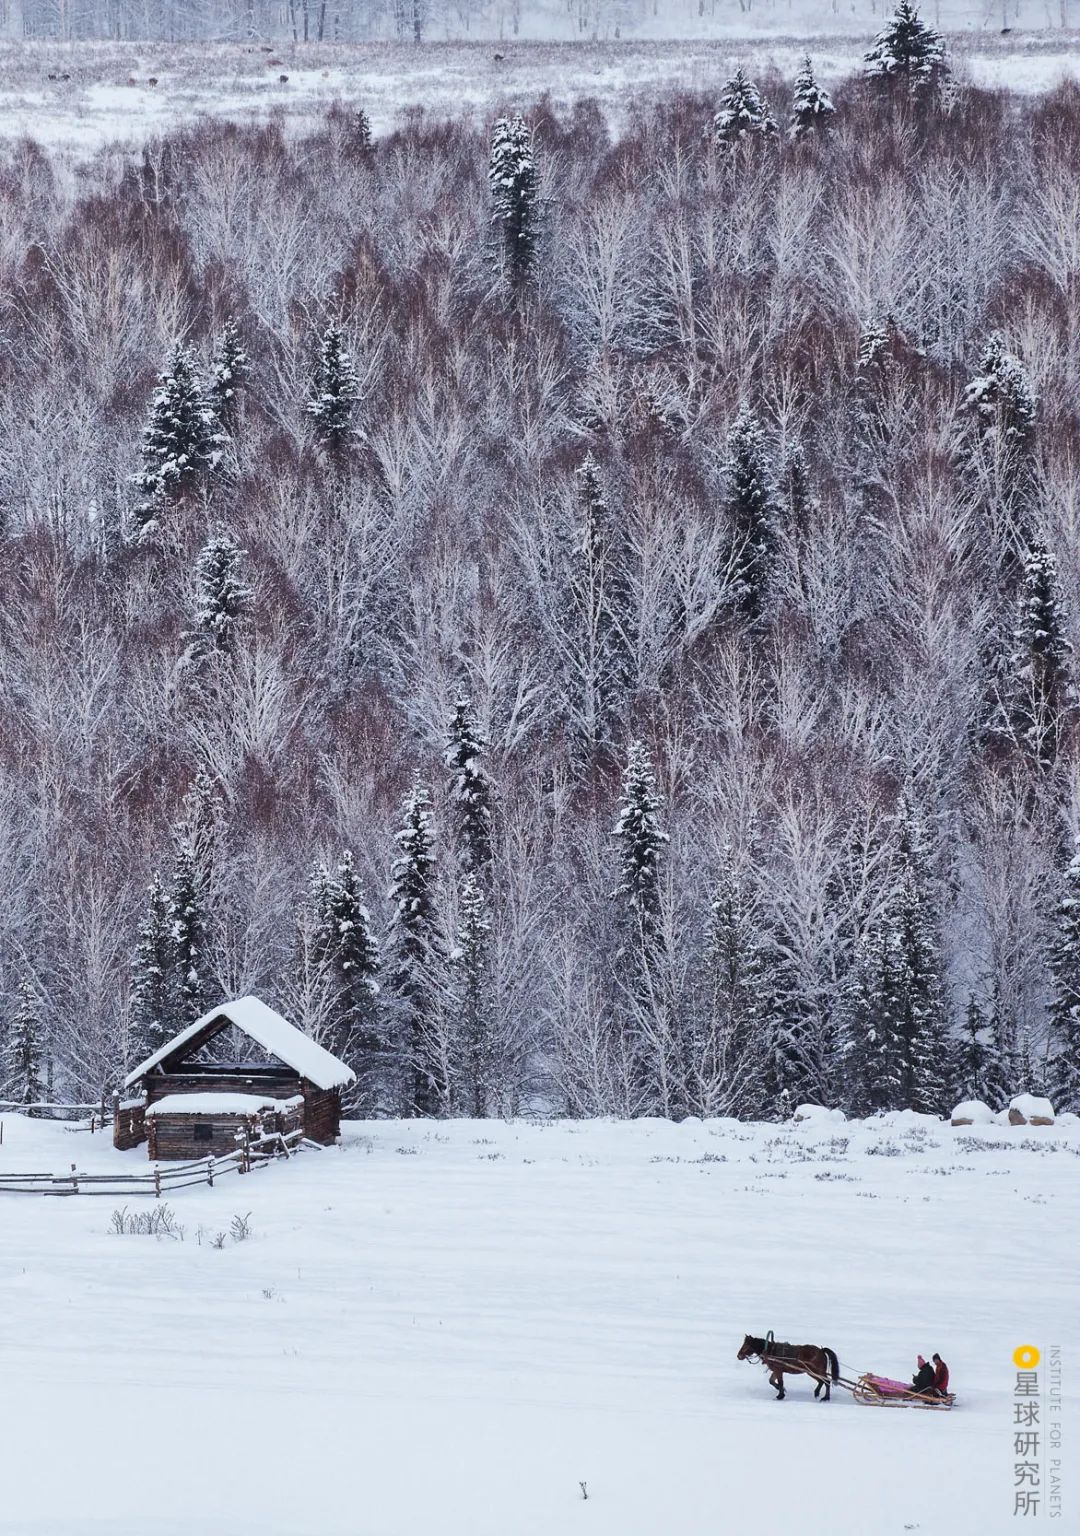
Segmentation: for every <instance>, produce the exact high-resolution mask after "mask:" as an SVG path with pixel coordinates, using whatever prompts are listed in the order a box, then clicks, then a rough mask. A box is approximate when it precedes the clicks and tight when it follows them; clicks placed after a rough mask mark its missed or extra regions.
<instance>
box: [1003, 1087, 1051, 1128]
mask: <svg viewBox="0 0 1080 1536" xmlns="http://www.w3.org/2000/svg"><path fill="white" fill-rule="evenodd" d="M1053 1123H1054V1106H1053V1105H1052V1104H1051V1102H1050V1100H1049V1099H1041V1098H1039V1097H1038V1095H1037V1094H1034V1093H1019V1094H1017V1096H1016V1098H1015V1099H1010V1100H1009V1124H1010V1125H1053Z"/></svg>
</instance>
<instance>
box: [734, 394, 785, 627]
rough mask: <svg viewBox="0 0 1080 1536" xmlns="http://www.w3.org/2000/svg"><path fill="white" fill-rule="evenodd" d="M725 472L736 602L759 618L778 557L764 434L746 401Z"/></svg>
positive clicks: (749, 617)
mask: <svg viewBox="0 0 1080 1536" xmlns="http://www.w3.org/2000/svg"><path fill="white" fill-rule="evenodd" d="M727 478H728V493H727V508H726V510H727V514H728V518H729V521H730V525H731V541H732V553H731V570H732V575H733V580H734V584H735V592H736V602H737V604H738V608H739V612H740V614H741V616H742V617H743V619H744V620H745V621H746V622H747V623H748V624H757V623H758V622H760V620H761V619H762V617H763V616H764V614H765V611H766V608H767V605H768V601H769V587H770V584H771V581H772V577H773V571H774V566H775V562H776V518H775V507H774V501H773V491H772V486H771V483H770V478H769V464H768V458H767V455H766V451H765V441H764V437H763V435H762V431H761V427H760V425H759V424H758V420H757V417H756V416H755V415H754V414H753V412H752V411H751V410H750V409H749V407H746V406H744V407H743V409H742V410H741V411H740V412H739V415H738V417H737V418H736V421H735V425H734V426H733V427H732V429H731V435H730V437H729V439H728V464H727Z"/></svg>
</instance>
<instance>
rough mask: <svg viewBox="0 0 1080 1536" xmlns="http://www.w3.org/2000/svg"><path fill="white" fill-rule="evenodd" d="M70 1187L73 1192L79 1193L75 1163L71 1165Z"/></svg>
mask: <svg viewBox="0 0 1080 1536" xmlns="http://www.w3.org/2000/svg"><path fill="white" fill-rule="evenodd" d="M71 1188H72V1191H73V1193H74V1194H76V1195H77V1194H78V1193H79V1175H78V1174H77V1173H76V1171H75V1164H74V1163H72V1165H71Z"/></svg>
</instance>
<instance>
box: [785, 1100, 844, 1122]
mask: <svg viewBox="0 0 1080 1536" xmlns="http://www.w3.org/2000/svg"><path fill="white" fill-rule="evenodd" d="M792 1119H793V1120H794V1121H795V1124H796V1125H843V1123H844V1121H845V1120H846V1119H847V1116H846V1115H845V1114H844V1111H843V1110H842V1109H826V1108H825V1106H824V1105H823V1104H800V1105H799V1107H798V1109H797V1110H796V1111H795V1113H794V1115H793V1116H792Z"/></svg>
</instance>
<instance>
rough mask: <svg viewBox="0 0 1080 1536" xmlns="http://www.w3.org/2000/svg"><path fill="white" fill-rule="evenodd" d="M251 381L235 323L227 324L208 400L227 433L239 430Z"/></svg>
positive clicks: (218, 349) (215, 356)
mask: <svg viewBox="0 0 1080 1536" xmlns="http://www.w3.org/2000/svg"><path fill="white" fill-rule="evenodd" d="M247 379H248V355H247V353H246V352H245V350H244V346H243V343H242V342H241V340H240V332H239V330H238V328H237V324H236V321H235V320H232V319H229V320H226V322H225V328H224V330H223V331H222V333H221V340H220V342H219V343H218V347H217V350H216V352H215V353H214V360H213V363H212V364H211V366H210V388H209V399H210V405H211V408H212V409H213V412H214V415H215V416H216V417H217V420H218V423H219V424H220V426H221V428H222V430H223V431H225V432H234V431H235V430H236V424H237V419H238V416H239V409H240V396H241V393H242V391H243V388H244V385H245V384H246V383H247Z"/></svg>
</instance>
